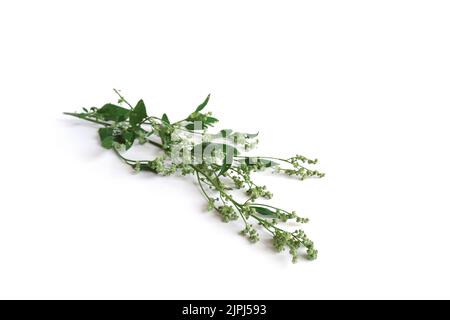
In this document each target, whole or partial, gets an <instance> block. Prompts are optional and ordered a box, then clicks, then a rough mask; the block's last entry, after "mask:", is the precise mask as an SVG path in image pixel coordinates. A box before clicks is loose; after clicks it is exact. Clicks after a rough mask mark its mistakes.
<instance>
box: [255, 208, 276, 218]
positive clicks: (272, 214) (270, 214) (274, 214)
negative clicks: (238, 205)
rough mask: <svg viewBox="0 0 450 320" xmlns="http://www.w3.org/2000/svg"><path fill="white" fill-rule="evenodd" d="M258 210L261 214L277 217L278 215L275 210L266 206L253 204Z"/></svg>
mask: <svg viewBox="0 0 450 320" xmlns="http://www.w3.org/2000/svg"><path fill="white" fill-rule="evenodd" d="M251 207H252V208H254V209H255V210H256V212H258V213H259V214H260V215H263V216H267V217H273V218H275V217H276V216H277V215H276V213H275V212H274V211H272V210H270V209H267V208H265V207H257V206H251Z"/></svg>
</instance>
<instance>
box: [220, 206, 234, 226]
mask: <svg viewBox="0 0 450 320" xmlns="http://www.w3.org/2000/svg"><path fill="white" fill-rule="evenodd" d="M218 211H219V214H220V215H221V216H222V220H223V221H224V222H230V221H232V220H237V219H239V216H238V215H237V213H236V211H235V210H234V209H233V207H232V206H221V207H219V208H218Z"/></svg>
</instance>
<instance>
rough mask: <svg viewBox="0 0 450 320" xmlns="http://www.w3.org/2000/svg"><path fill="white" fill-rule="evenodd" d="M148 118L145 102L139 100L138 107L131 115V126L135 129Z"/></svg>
mask: <svg viewBox="0 0 450 320" xmlns="http://www.w3.org/2000/svg"><path fill="white" fill-rule="evenodd" d="M146 117H147V110H146V109H145V104H144V101H142V99H141V100H139V101H138V103H137V104H136V107H134V109H133V110H132V111H131V113H130V124H131V125H132V126H133V127H135V126H138V125H140V124H141V122H142V121H143V120H144V119H145V118H146Z"/></svg>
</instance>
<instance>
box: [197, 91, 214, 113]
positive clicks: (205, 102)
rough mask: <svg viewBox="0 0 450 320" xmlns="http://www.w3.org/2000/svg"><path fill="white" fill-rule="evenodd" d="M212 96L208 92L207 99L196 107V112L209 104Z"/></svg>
mask: <svg viewBox="0 0 450 320" xmlns="http://www.w3.org/2000/svg"><path fill="white" fill-rule="evenodd" d="M210 96H211V94H208V96H207V97H206V99H205V101H203V102H202V103H201V104H200V105H199V106H198V107H197V109H195V112H200V111H202V110H203V109H204V108H205V107H206V105H207V104H208V101H209V97H210Z"/></svg>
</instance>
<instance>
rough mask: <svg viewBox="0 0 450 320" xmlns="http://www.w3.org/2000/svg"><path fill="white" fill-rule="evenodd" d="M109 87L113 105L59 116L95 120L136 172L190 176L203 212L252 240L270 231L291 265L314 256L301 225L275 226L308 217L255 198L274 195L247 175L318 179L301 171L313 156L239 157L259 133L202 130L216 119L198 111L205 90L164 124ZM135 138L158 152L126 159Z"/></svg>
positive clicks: (141, 103)
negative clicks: (237, 224)
mask: <svg viewBox="0 0 450 320" xmlns="http://www.w3.org/2000/svg"><path fill="white" fill-rule="evenodd" d="M114 92H115V93H116V94H117V95H118V97H119V99H118V102H117V103H116V104H112V103H108V104H105V105H104V106H102V107H101V108H95V107H93V108H90V109H85V108H83V112H80V113H65V114H67V115H70V116H74V117H77V118H80V119H83V120H86V121H90V122H94V123H97V124H99V125H101V126H102V127H101V128H99V130H98V132H99V137H100V143H101V145H102V146H103V147H104V148H106V149H111V150H112V151H114V153H115V154H116V155H117V156H118V157H119V158H120V159H121V160H122V161H124V162H125V163H126V164H127V165H129V166H130V167H132V168H133V169H134V170H135V171H137V172H139V171H151V172H154V173H156V174H160V175H171V174H181V175H193V176H194V177H195V178H196V180H197V182H198V185H199V189H200V191H201V193H202V195H203V196H204V197H205V199H206V201H207V207H208V210H209V211H216V212H217V213H218V214H219V215H220V216H221V218H222V220H223V221H224V222H230V221H234V220H241V221H242V222H243V227H244V228H243V230H242V231H241V234H242V235H244V236H246V237H247V238H248V239H249V240H250V241H251V242H257V241H258V240H259V239H260V230H258V229H262V230H265V231H267V233H268V234H269V235H271V236H272V238H273V245H274V247H275V249H276V250H277V251H283V250H285V249H288V251H289V253H290V254H291V256H292V261H293V262H296V261H297V260H298V258H299V251H300V250H299V249H301V248H304V249H305V250H306V257H307V258H308V259H310V260H314V259H316V257H317V250H316V248H315V247H314V243H313V242H312V241H311V240H310V239H309V238H308V237H307V235H306V234H305V232H304V231H303V230H302V229H300V228H297V229H296V230H294V231H289V230H286V229H285V228H284V229H283V228H282V227H281V225H282V224H283V223H286V222H287V221H295V222H296V223H298V224H304V223H307V222H308V219H307V218H303V217H300V216H298V215H297V214H296V212H295V211H287V210H285V209H282V208H279V207H276V206H273V205H269V204H266V203H263V202H261V201H260V200H259V199H265V200H269V199H271V198H272V196H273V195H272V193H271V192H270V191H269V190H268V189H267V187H266V186H264V185H257V184H256V183H255V182H254V181H253V180H252V174H253V173H254V172H258V171H263V170H267V169H271V170H273V171H274V172H276V173H281V174H286V175H289V176H294V177H298V178H299V179H300V180H304V179H306V178H321V177H323V176H324V174H323V173H321V172H319V171H317V170H311V169H309V168H308V165H315V164H316V163H317V159H309V158H306V157H304V156H301V155H295V156H293V157H290V158H286V159H284V158H276V157H265V156H248V155H243V154H241V152H242V151H249V150H251V149H253V148H254V147H255V146H256V145H257V143H258V139H257V138H258V134H257V133H256V134H250V133H242V132H234V131H233V130H231V129H224V130H221V131H219V132H217V133H210V132H209V131H208V130H209V129H210V128H211V127H213V125H214V124H215V123H217V122H218V121H219V120H218V119H217V118H215V117H213V116H212V114H211V113H210V112H207V113H205V112H203V110H204V108H205V107H206V106H207V104H208V102H209V99H210V95H208V96H207V97H206V99H205V100H204V101H203V102H202V103H201V104H200V105H199V106H198V107H197V108H196V109H195V110H194V112H192V113H191V114H189V115H188V116H187V117H186V118H184V119H182V120H179V121H176V122H171V121H170V120H169V117H168V116H167V115H166V114H163V115H162V116H161V117H157V116H151V115H148V113H147V108H146V106H145V103H144V101H143V100H139V101H138V103H137V104H136V105H135V106H134V107H133V106H132V105H131V104H130V103H129V102H128V101H127V100H126V99H125V98H124V97H123V95H122V94H121V93H120V91H119V90H116V89H114ZM136 142H138V143H139V144H152V145H154V146H157V147H158V148H160V149H161V150H162V153H161V154H160V155H159V156H157V157H154V158H153V159H148V160H135V159H129V158H127V157H126V156H125V155H124V151H126V150H128V149H130V148H131V147H132V146H133V145H134V144H135V143H136ZM239 191H241V192H239ZM242 191H243V192H242ZM256 225H259V226H260V227H261V228H256Z"/></svg>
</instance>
